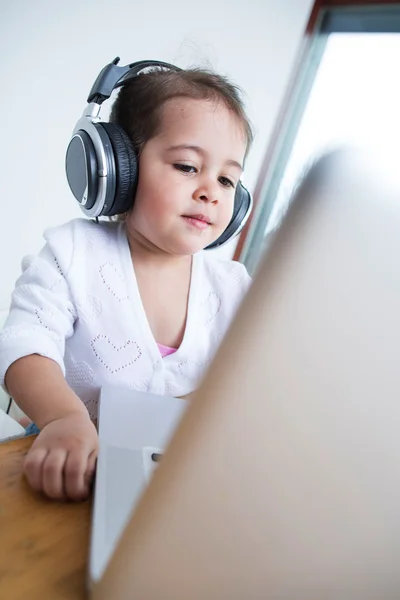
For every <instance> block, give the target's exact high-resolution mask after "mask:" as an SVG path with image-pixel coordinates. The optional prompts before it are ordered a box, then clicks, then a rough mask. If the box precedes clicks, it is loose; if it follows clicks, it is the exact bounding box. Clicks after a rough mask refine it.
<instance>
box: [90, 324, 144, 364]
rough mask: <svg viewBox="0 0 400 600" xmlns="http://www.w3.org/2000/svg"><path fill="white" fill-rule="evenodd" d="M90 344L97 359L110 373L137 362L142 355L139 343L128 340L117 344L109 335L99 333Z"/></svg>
mask: <svg viewBox="0 0 400 600" xmlns="http://www.w3.org/2000/svg"><path fill="white" fill-rule="evenodd" d="M90 345H91V347H92V350H93V352H94V354H95V355H96V357H97V359H98V360H99V361H100V362H101V364H102V365H103V367H104V368H105V369H107V371H108V372H109V373H118V372H119V371H122V370H123V369H127V368H128V367H130V366H131V365H133V364H134V363H136V362H137V361H138V360H139V359H140V358H141V356H142V351H141V349H140V347H139V345H138V344H137V343H136V342H134V341H133V340H127V341H126V342H125V343H124V344H122V345H121V346H117V344H116V343H114V342H113V341H112V340H111V339H110V338H109V337H108V336H107V335H103V334H99V335H97V336H96V337H95V338H94V339H93V340H92V341H91V342H90Z"/></svg>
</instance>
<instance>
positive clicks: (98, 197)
mask: <svg viewBox="0 0 400 600" xmlns="http://www.w3.org/2000/svg"><path fill="white" fill-rule="evenodd" d="M118 63H119V58H116V59H115V60H114V61H113V62H111V63H110V64H108V65H106V66H105V67H104V68H103V69H102V70H101V71H100V73H99V75H98V76H97V79H96V81H95V82H94V84H93V86H92V89H91V90H90V93H89V96H88V99H87V102H88V104H87V106H86V108H85V110H84V112H83V115H82V117H81V118H80V119H79V121H78V122H77V124H76V125H75V128H74V131H73V134H72V139H71V141H70V142H69V144H68V149H67V153H66V158H65V170H66V175H67V180H68V184H69V187H70V189H71V191H72V193H73V195H74V196H75V198H76V200H77V201H78V202H79V205H80V207H81V209H82V211H83V212H84V214H85V215H86V216H87V217H92V218H97V217H100V216H104V217H111V216H113V215H118V214H122V213H124V212H126V211H128V210H129V209H130V208H131V207H132V203H133V199H134V196H135V193H136V186H137V181H138V172H139V169H138V157H137V155H136V152H135V150H134V148H133V145H132V143H131V141H130V138H129V136H128V134H127V133H126V132H125V131H124V129H123V128H122V127H121V126H119V125H117V124H116V123H107V122H102V121H101V120H100V116H99V115H100V109H101V105H102V103H103V102H104V101H105V100H107V99H108V98H109V97H110V96H111V93H112V92H113V90H114V89H116V88H118V87H120V86H122V85H124V84H125V83H126V82H127V81H129V80H130V79H132V78H133V77H136V76H137V75H138V74H139V73H141V72H142V71H144V70H146V69H148V68H152V67H158V68H163V69H171V70H174V71H180V70H181V69H179V67H176V66H174V65H171V64H168V63H165V62H161V61H158V60H143V61H139V62H134V63H131V64H129V65H126V66H124V67H123V66H118ZM252 207H253V200H252V197H251V194H250V192H249V191H248V190H247V189H246V188H245V187H244V185H243V184H242V183H241V182H239V183H238V185H237V186H236V190H235V201H234V208H233V215H232V218H231V221H230V223H229V225H228V227H227V228H226V229H225V231H224V232H223V233H222V234H221V236H220V237H219V238H218V239H217V240H216V241H215V242H213V243H212V244H210V245H209V246H207V248H206V249H207V250H209V249H212V248H217V247H218V246H221V245H222V244H225V243H226V242H228V241H229V240H231V239H232V238H233V237H235V236H236V235H238V234H239V233H240V232H241V230H242V229H243V227H244V226H245V224H246V221H247V219H248V218H249V216H250V213H251V210H252Z"/></svg>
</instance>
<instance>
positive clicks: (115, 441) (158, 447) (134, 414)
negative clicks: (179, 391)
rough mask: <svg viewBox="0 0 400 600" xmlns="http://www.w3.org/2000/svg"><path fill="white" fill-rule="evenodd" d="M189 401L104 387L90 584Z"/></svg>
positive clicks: (92, 530) (91, 545)
mask: <svg viewBox="0 0 400 600" xmlns="http://www.w3.org/2000/svg"><path fill="white" fill-rule="evenodd" d="M187 404H188V403H187V401H186V400H181V399H178V398H172V397H165V396H158V395H156V394H148V393H144V392H139V391H135V390H131V389H127V388H124V387H118V386H111V385H109V386H104V387H103V388H102V389H101V392H100V400H99V419H98V428H99V442H100V444H99V446H100V448H99V456H98V460H97V469H96V480H95V484H94V504H93V513H92V529H91V544H90V560H89V587H92V585H93V584H94V583H95V582H96V581H98V580H99V579H100V578H101V576H102V574H103V571H104V569H105V567H106V565H107V562H108V561H109V559H110V557H111V555H112V553H113V551H114V550H115V547H116V544H117V542H118V539H119V537H120V535H121V533H122V531H123V530H124V527H125V525H126V524H127V522H128V519H129V516H130V514H131V512H132V511H133V510H134V508H135V506H136V504H137V502H138V499H139V498H140V495H141V494H142V493H143V490H144V489H145V487H146V486H147V484H148V483H149V481H150V479H151V477H152V474H153V472H154V470H155V469H156V468H157V466H158V464H159V463H160V462H161V458H162V454H163V452H164V449H165V447H166V446H167V445H168V441H169V439H170V438H171V437H172V434H173V432H174V430H175V428H176V426H177V424H178V422H179V420H180V418H181V416H182V414H183V412H184V410H185V408H186V407H187Z"/></svg>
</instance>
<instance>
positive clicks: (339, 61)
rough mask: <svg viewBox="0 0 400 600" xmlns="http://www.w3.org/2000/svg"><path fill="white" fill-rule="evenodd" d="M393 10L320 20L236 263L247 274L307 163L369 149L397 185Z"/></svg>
mask: <svg viewBox="0 0 400 600" xmlns="http://www.w3.org/2000/svg"><path fill="white" fill-rule="evenodd" d="M399 65H400V6H399V7H380V8H379V9H377V8H365V7H364V8H359V9H354V8H351V9H350V8H342V9H332V10H328V11H325V12H323V13H322V14H321V17H320V22H319V25H318V28H317V32H316V34H314V37H313V40H312V43H311V45H310V49H309V52H308V55H307V58H306V61H305V64H304V66H303V69H302V72H301V73H300V76H299V82H298V85H297V89H296V90H295V93H294V99H293V102H292V106H291V107H290V109H289V113H290V114H289V115H288V118H287V122H286V127H284V131H282V137H283V138H284V139H283V142H282V144H281V148H280V150H279V151H278V152H277V154H276V156H275V160H274V164H273V165H272V169H271V174H270V176H269V177H268V180H267V181H266V182H265V189H264V193H263V194H262V199H261V202H260V205H259V207H258V214H257V215H256V217H255V219H254V220H253V225H252V228H251V229H250V232H249V235H248V237H247V239H246V244H245V247H244V250H243V254H242V257H241V259H242V260H243V262H244V263H245V264H246V266H247V268H248V270H249V271H250V272H254V269H255V267H256V265H257V263H258V261H259V258H260V256H261V254H262V252H263V250H264V249H265V247H266V244H267V242H268V239H269V238H268V234H269V233H270V232H271V231H272V230H273V229H274V228H275V227H276V225H277V224H278V223H279V220H280V217H281V215H282V214H283V213H284V211H285V208H286V205H287V202H288V200H289V199H290V197H291V196H292V194H293V190H294V189H295V187H296V185H297V184H298V182H299V181H301V178H302V174H304V172H305V171H306V170H307V168H308V166H309V165H310V163H312V161H313V159H315V158H316V157H318V156H320V155H321V154H323V152H324V151H326V150H328V149H329V148H332V147H335V146H337V145H340V144H343V143H345V144H356V145H363V146H367V147H368V146H373V147H374V148H379V149H380V150H381V157H382V160H383V161H385V163H386V165H387V166H388V167H389V169H391V171H392V173H393V176H398V177H399V178H400V162H399V156H400V151H399V150H400V77H399Z"/></svg>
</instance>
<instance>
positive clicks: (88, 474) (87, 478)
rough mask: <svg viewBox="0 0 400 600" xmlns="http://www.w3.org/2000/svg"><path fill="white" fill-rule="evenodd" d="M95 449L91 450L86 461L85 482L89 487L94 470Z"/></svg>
mask: <svg viewBox="0 0 400 600" xmlns="http://www.w3.org/2000/svg"><path fill="white" fill-rule="evenodd" d="M97 454H98V452H97V449H96V450H93V452H92V453H91V454H90V456H89V458H88V462H87V467H86V472H85V484H86V486H87V487H88V488H89V489H90V487H91V485H92V481H93V478H94V474H95V471H96V461H97Z"/></svg>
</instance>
